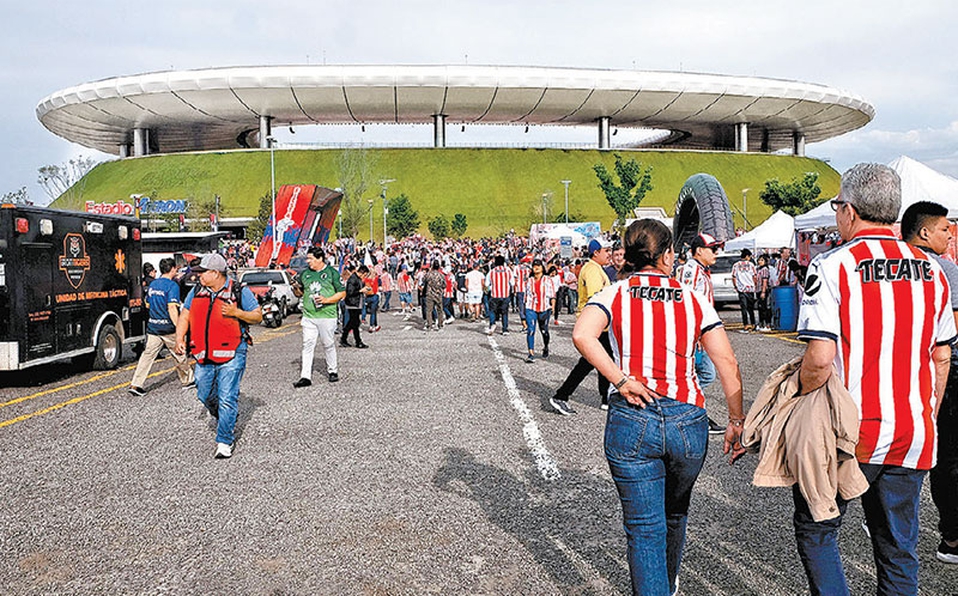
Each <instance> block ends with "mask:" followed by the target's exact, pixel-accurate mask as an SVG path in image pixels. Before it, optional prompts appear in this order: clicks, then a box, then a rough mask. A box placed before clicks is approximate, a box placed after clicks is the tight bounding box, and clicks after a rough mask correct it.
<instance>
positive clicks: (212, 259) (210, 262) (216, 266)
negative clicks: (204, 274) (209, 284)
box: [193, 253, 226, 273]
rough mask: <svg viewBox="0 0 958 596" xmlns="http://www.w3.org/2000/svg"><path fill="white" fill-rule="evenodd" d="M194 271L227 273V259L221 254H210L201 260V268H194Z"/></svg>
mask: <svg viewBox="0 0 958 596" xmlns="http://www.w3.org/2000/svg"><path fill="white" fill-rule="evenodd" d="M193 270H194V271H207V270H212V271H219V272H220V273H226V259H224V258H223V255H221V254H219V253H212V254H208V255H206V256H205V257H203V258H202V259H201V260H200V264H199V267H194V268H193Z"/></svg>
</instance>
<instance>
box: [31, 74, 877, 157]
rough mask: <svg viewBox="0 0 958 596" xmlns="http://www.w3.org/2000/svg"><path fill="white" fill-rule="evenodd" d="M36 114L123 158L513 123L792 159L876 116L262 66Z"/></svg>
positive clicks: (809, 100)
mask: <svg viewBox="0 0 958 596" xmlns="http://www.w3.org/2000/svg"><path fill="white" fill-rule="evenodd" d="M36 113H37V118H38V119H39V120H40V122H41V123H42V124H43V126H45V127H46V128H47V129H49V130H50V131H51V132H53V133H54V134H57V135H59V136H61V137H63V138H65V139H67V140H69V141H72V142H75V143H78V144H80V145H83V146H85V147H89V148H92V149H96V150H99V151H102V152H105V153H111V154H114V155H119V156H121V157H132V156H142V155H148V154H153V153H177V152H184V151H204V150H228V149H239V148H247V147H266V146H268V140H267V139H268V138H270V135H271V130H272V127H273V126H303V125H335V124H379V123H391V124H431V125H432V126H433V139H434V146H435V147H445V146H446V126H447V125H455V126H459V125H460V124H463V125H464V124H469V125H475V124H480V125H481V124H499V125H501V124H513V125H520V126H522V125H525V126H589V127H595V129H596V131H597V132H596V138H597V143H596V147H598V148H599V149H607V148H610V130H613V129H615V128H644V129H657V130H661V131H665V132H663V133H662V134H661V135H659V136H658V137H657V138H656V140H655V141H654V142H655V143H656V145H658V146H667V147H673V148H675V149H717V150H726V151H749V152H774V151H781V150H786V151H789V150H790V151H791V152H792V153H793V154H794V155H804V153H805V144H806V143H813V142H816V141H822V140H825V139H829V138H832V137H835V136H838V135H841V134H844V133H846V132H849V131H852V130H855V129H858V128H861V127H862V126H865V125H866V124H867V123H868V122H870V121H871V120H872V118H873V117H874V115H875V110H874V108H873V107H872V106H871V105H870V104H869V103H868V102H866V101H865V100H864V99H862V98H861V97H859V96H857V95H854V94H851V93H848V92H845V91H841V90H839V89H835V88H832V87H828V86H824V85H818V84H812V83H803V82H796V81H787V80H779V79H772V78H760V77H743V76H727V75H713V74H695V73H684V72H645V71H624V70H600V69H580V68H552V67H519V66H468V65H459V66H395V65H394V66H389V65H382V66H378V65H377V66H373V65H370V66H326V65H305V66H254V67H228V68H210V69H204V70H184V71H167V72H157V73H149V74H139V75H132V76H122V77H116V78H110V79H104V80H100V81H95V82H91V83H85V84H82V85H78V86H75V87H70V88H68V89H63V90H61V91H57V92H55V93H53V94H51V95H50V96H48V97H46V98H44V99H43V100H42V101H40V103H39V105H38V106H37V110H36Z"/></svg>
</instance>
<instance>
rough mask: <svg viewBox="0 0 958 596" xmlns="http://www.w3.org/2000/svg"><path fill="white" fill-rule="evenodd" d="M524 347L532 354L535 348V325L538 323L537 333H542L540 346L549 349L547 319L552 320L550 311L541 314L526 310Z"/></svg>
mask: <svg viewBox="0 0 958 596" xmlns="http://www.w3.org/2000/svg"><path fill="white" fill-rule="evenodd" d="M525 311H526V345H528V346H529V351H530V352H532V351H533V350H535V348H536V323H537V322H538V323H539V332H540V333H542V344H543V346H544V347H545V348H546V349H548V348H549V319H551V318H552V309H551V308H547V309H546V310H544V311H542V312H536V311H534V310H532V309H531V308H526V309H525Z"/></svg>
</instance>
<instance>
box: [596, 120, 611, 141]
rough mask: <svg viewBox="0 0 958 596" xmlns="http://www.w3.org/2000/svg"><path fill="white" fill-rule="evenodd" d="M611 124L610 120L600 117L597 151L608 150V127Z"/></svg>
mask: <svg viewBox="0 0 958 596" xmlns="http://www.w3.org/2000/svg"><path fill="white" fill-rule="evenodd" d="M611 124H612V118H610V117H608V116H602V117H601V118H599V149H608V148H609V147H610V146H611V143H610V142H609V126H610V125H611Z"/></svg>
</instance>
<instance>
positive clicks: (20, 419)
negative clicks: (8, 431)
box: [0, 328, 299, 428]
mask: <svg viewBox="0 0 958 596" xmlns="http://www.w3.org/2000/svg"><path fill="white" fill-rule="evenodd" d="M297 331H299V330H298V329H296V328H294V329H292V330H290V331H285V332H283V333H270V334H269V335H265V334H264V335H263V336H261V337H259V338H257V339H258V343H266V342H268V341H272V340H274V339H277V338H280V337H285V336H287V335H292V334H293V333H296V332H297ZM135 367H136V365H135V364H132V365H130V366H127V367H125V368H122V369H117V370H114V371H110V372H107V373H103V374H100V375H96V376H94V377H91V378H89V379H86V380H84V381H79V382H77V383H71V384H69V385H63V386H61V387H56V388H54V389H49V390H47V391H41V392H39V393H35V394H33V395H29V396H26V397H21V398H17V399H14V400H11V401H8V402H6V403H3V404H0V407H2V406H7V405H13V404H15V403H20V402H23V401H27V400H28V399H34V398H37V397H41V396H43V395H49V394H51V393H56V392H57V391H63V390H65V389H72V388H74V387H78V386H80V385H83V384H86V383H89V382H91V381H95V380H98V379H103V378H106V377H109V376H111V375H115V374H117V373H120V372H123V371H126V370H130V369H132V368H135ZM175 368H176V367H175V366H172V367H170V368H166V369H163V370H160V371H156V372H154V373H151V374H150V375H148V376H147V377H146V378H147V379H152V378H153V377H156V376H159V375H162V374H166V373H168V372H170V371H172V370H174V369H175ZM128 386H129V383H120V384H119V385H114V386H113V387H107V388H106V389H100V390H99V391H94V392H93V393H90V394H87V395H83V396H81V397H75V398H73V399H70V400H67V401H65V402H61V403H58V404H53V405H52V406H49V407H47V408H43V409H42V410H37V411H36V412H31V413H29V414H24V415H23V416H17V417H16V418H11V419H9V420H3V421H0V428H3V427H5V426H10V425H11V424H16V423H18V422H23V421H24V420H29V419H30V418H33V417H35V416H41V415H43V414H49V413H50V412H54V411H56V410H59V409H60V408H64V407H66V406H70V405H73V404H78V403H80V402H82V401H86V400H88V399H90V398H92V397H97V396H100V395H104V394H106V393H110V392H111V391H116V390H117V389H123V388H124V387H128Z"/></svg>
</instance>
